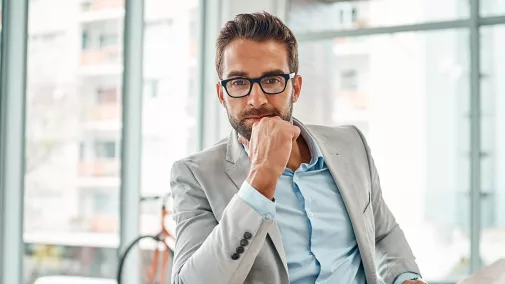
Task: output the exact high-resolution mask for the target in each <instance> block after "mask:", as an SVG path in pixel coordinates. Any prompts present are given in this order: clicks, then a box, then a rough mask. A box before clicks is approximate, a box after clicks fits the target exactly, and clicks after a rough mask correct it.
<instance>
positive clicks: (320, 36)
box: [297, 0, 505, 273]
mask: <svg viewBox="0 0 505 284" xmlns="http://www.w3.org/2000/svg"><path fill="white" fill-rule="evenodd" d="M469 2H470V17H469V18H467V19H462V20H455V21H442V22H429V23H422V24H412V25H400V26H390V27H375V28H366V29H357V30H338V31H324V32H317V33H302V34H299V35H297V39H298V41H299V42H304V41H316V40H328V39H333V38H335V37H356V36H369V35H380V34H391V33H400V32H426V31H435V30H447V29H466V30H469V34H470V40H469V41H470V46H469V48H470V80H469V81H470V86H469V87H470V117H471V120H470V137H469V139H470V165H471V166H470V167H471V168H470V192H469V195H468V196H469V197H470V210H471V214H470V220H469V221H470V231H471V232H470V271H469V272H470V273H473V272H475V271H476V270H478V269H479V268H480V267H481V261H480V234H481V213H482V212H481V209H482V208H481V201H482V196H481V195H482V192H481V174H482V173H481V164H480V163H481V136H482V133H481V117H480V115H481V89H480V87H481V78H480V77H481V75H480V74H481V62H480V51H481V46H480V28H481V27H483V26H491V25H500V24H505V16H492V17H481V16H480V0H469Z"/></svg>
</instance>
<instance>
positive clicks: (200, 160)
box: [172, 139, 227, 173]
mask: <svg viewBox="0 0 505 284" xmlns="http://www.w3.org/2000/svg"><path fill="white" fill-rule="evenodd" d="M226 142H227V139H222V140H220V141H219V142H218V143H216V144H215V145H214V146H212V147H210V148H207V149H205V150H202V151H200V152H197V153H194V154H191V155H189V156H187V157H185V158H183V159H180V160H178V161H176V162H175V163H174V165H173V166H172V173H174V171H175V172H179V171H188V170H189V171H190V172H193V173H194V172H199V171H201V169H218V168H220V167H221V168H222V167H223V161H224V160H225V156H226V148H227V144H226Z"/></svg>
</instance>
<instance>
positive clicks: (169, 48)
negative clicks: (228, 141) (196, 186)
mask: <svg viewBox="0 0 505 284" xmlns="http://www.w3.org/2000/svg"><path fill="white" fill-rule="evenodd" d="M481 2H482V3H481V6H482V7H481V8H482V9H481V10H482V11H481V14H482V15H483V16H492V15H502V14H505V2H503V1H500V0H487V1H486V0H482V1H481ZM209 3H210V2H209ZM219 3H221V4H220V5H221V6H218V5H216V7H214V6H213V5H210V4H207V7H206V9H207V10H211V11H213V13H215V14H218V15H219V16H218V22H219V23H218V24H217V25H216V27H214V26H210V25H206V29H209V30H212V32H210V33H207V35H206V39H205V40H206V42H205V43H201V42H198V40H197V38H198V36H197V34H198V27H200V22H199V21H200V9H201V6H200V4H201V2H198V1H197V0H192V1H186V2H180V1H164V0H146V1H145V11H144V12H145V29H144V52H143V53H144V54H143V55H141V54H139V56H143V57H144V70H143V71H144V90H143V94H142V95H143V103H144V106H143V118H142V131H143V135H142V177H141V180H142V186H141V187H142V188H141V189H139V190H140V191H141V195H153V194H154V195H157V194H163V193H166V192H168V191H169V174H170V167H171V165H172V163H173V162H174V161H175V160H177V159H179V158H181V157H183V156H186V155H187V154H189V153H191V152H194V151H196V150H198V148H199V147H198V138H197V132H198V130H197V129H198V128H204V131H202V133H204V136H205V137H204V140H205V146H211V145H212V144H213V143H214V142H215V141H216V140H217V139H218V138H222V137H224V136H226V135H227V133H228V131H229V123H228V121H227V117H226V115H225V113H224V110H223V109H222V107H220V106H219V104H218V101H217V100H216V99H215V95H214V85H213V84H214V83H215V82H217V78H216V76H215V72H214V66H213V58H211V57H212V56H213V52H214V50H213V49H214V46H213V41H214V36H215V34H216V33H217V28H218V27H220V26H221V25H222V23H224V21H226V20H229V19H230V18H231V17H232V16H233V15H235V14H236V13H238V12H242V11H248V10H254V11H257V10H261V9H265V10H268V11H271V12H273V13H274V14H277V15H279V16H280V17H281V18H283V19H284V20H285V21H286V22H287V24H288V26H289V27H290V28H291V29H292V30H293V31H294V32H295V34H296V35H297V36H298V35H300V39H301V40H300V43H299V49H300V67H301V68H300V74H301V75H302V76H303V77H304V88H303V90H304V91H303V94H302V96H301V99H300V101H299V102H298V103H297V104H296V105H295V111H294V115H295V116H296V117H298V118H300V119H301V120H302V121H304V122H305V123H309V124H310V123H314V124H324V125H339V124H354V125H356V126H358V127H359V128H360V129H361V130H362V131H363V132H364V133H365V135H366V136H367V138H368V140H369V143H370V145H371V147H372V151H373V154H374V157H375V160H376V163H377V166H378V168H379V172H380V174H381V179H382V185H383V191H384V198H385V199H386V201H387V202H388V204H389V206H390V208H391V210H392V211H393V213H395V216H396V217H397V219H398V221H399V222H400V224H401V225H402V228H404V230H405V232H406V234H407V237H408V239H409V241H410V242H411V244H412V246H413V250H414V252H415V254H416V256H417V257H418V260H419V263H420V266H421V269H422V270H423V271H424V276H425V278H426V279H428V280H432V279H434V280H447V279H449V280H451V279H456V278H458V277H460V276H461V275H465V274H466V273H467V269H468V259H469V254H470V252H469V246H470V245H469V243H470V240H469V238H470V232H469V230H470V228H469V220H470V212H469V211H470V197H469V191H470V184H469V180H470V172H469V168H470V132H469V125H470V117H469V111H470V105H469V101H470V98H469V96H470V94H469V85H470V82H469V78H470V75H469V74H470V70H469V66H470V64H469V57H470V54H469V32H468V30H467V29H449V30H440V31H431V32H406V33H397V34H383V35H374V36H363V37H335V38H333V37H328V38H318V39H317V40H304V39H303V38H304V35H310V34H317V33H320V32H325V31H334V30H351V29H359V28H370V27H382V26H393V25H404V24H415V23H422V22H427V21H445V20H453V19H463V18H466V17H468V7H467V5H466V4H464V3H462V1H458V0H450V1H436V0H429V1H427V0H410V1H405V0H402V1H400V0H381V1H351V2H344V3H337V1H331V0H325V1H323V0H321V1H319V0H291V1H257V2H254V3H253V2H251V3H249V2H248V3H246V2H245V1H244V2H242V1H234V0H233V1H232V0H221V1H219ZM434 7H436V9H434ZM0 16H1V13H0ZM123 20H124V2H123V1H122V0H72V1H68V0H31V1H30V15H29V43H28V78H27V79H28V80H27V117H26V119H27V124H26V156H27V163H26V164H27V165H26V176H25V192H26V193H25V216H24V218H25V236H24V238H25V242H26V258H25V260H26V261H25V274H26V275H25V277H26V282H27V283H33V281H34V280H35V279H36V278H37V277H40V276H43V275H51V274H64V275H83V276H92V277H105V278H113V277H114V273H115V268H116V255H117V251H116V249H117V246H118V242H119V237H118V227H119V186H120V182H121V180H120V164H121V149H120V144H121V142H120V141H121V115H122V109H121V104H122V101H121V100H122V98H121V97H122V94H121V86H122V70H123V66H122V52H123V36H124V32H123ZM0 28H1V27H0ZM481 30H482V31H481V32H482V36H481V48H482V51H481V61H482V62H481V64H482V70H481V73H482V81H481V84H482V88H481V89H482V90H481V92H482V102H483V105H482V126H483V129H482V145H483V148H482V154H481V155H482V164H481V165H482V175H483V176H482V189H483V191H484V192H483V194H482V198H483V205H482V212H481V214H482V227H483V228H482V233H481V238H482V240H481V243H482V245H481V250H482V256H481V258H482V260H483V261H484V263H489V262H491V261H493V260H495V259H497V258H498V257H500V256H501V257H503V256H504V255H505V248H504V247H503V243H502V240H503V238H505V212H504V211H505V208H504V207H503V206H500V205H501V204H505V176H504V175H503V174H501V173H502V172H503V171H504V170H505V149H502V148H503V147H500V146H501V145H505V128H503V127H500V126H503V125H504V123H505V112H504V111H503V110H505V98H504V97H503V96H500V95H499V94H502V93H504V92H505V83H504V82H505V55H504V53H503V52H501V51H502V50H505V27H504V26H490V27H484V28H482V29H481ZM206 31H207V30H206ZM200 45H205V46H206V47H205V51H204V52H206V53H207V54H206V57H207V60H206V61H205V64H203V63H201V62H197V57H198V54H197V53H198V50H199V47H200ZM199 64H202V65H205V67H204V68H205V70H206V71H205V72H207V73H208V74H211V75H207V77H205V79H204V80H203V84H205V86H206V87H205V88H206V90H208V91H206V92H205V95H206V97H205V98H199V97H198V94H199V92H200V86H199V85H198V83H199V82H200V81H198V78H197V77H198V73H199V72H200V70H199V68H200V67H199ZM202 100H204V101H205V103H204V104H205V105H204V106H203V108H202V109H205V111H206V115H207V116H206V117H205V118H206V121H204V126H202V125H199V123H201V122H199V121H198V110H199V108H198V107H199V106H198V103H199V101H202ZM314 110H318V111H316V112H315V111H314ZM158 210H159V204H156V203H153V204H143V205H142V212H141V213H142V214H141V232H144V233H145V232H153V231H156V230H157V229H158V227H157V226H158V221H159V220H158ZM434 256H436V257H434Z"/></svg>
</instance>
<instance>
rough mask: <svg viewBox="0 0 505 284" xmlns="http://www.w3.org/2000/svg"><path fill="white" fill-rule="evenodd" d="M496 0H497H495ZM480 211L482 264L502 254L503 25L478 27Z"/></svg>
mask: <svg viewBox="0 0 505 284" xmlns="http://www.w3.org/2000/svg"><path fill="white" fill-rule="evenodd" d="M498 2H500V1H497V3H498ZM481 46H482V49H481V64H482V67H481V69H482V70H481V72H482V75H483V76H482V83H481V92H482V94H481V97H482V104H481V107H482V108H481V112H482V140H481V143H482V148H483V149H482V150H483V153H485V155H483V157H482V160H481V167H482V193H483V194H482V205H481V207H482V213H481V227H482V231H481V235H480V238H481V244H480V248H481V259H482V262H483V264H485V265H488V264H491V263H492V262H494V261H496V260H498V259H500V258H503V257H505V246H504V243H503V240H504V239H505V208H504V207H503V204H505V176H504V175H503V172H504V171H505V148H504V147H503V145H505V128H504V127H503V126H504V125H505V97H504V96H503V94H504V93H505V66H504V64H503V63H505V54H504V53H503V50H505V25H500V26H493V27H485V28H482V33H481Z"/></svg>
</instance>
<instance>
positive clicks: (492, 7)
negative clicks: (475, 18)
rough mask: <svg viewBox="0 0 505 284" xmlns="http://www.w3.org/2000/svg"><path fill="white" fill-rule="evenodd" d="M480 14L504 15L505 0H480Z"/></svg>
mask: <svg viewBox="0 0 505 284" xmlns="http://www.w3.org/2000/svg"><path fill="white" fill-rule="evenodd" d="M480 14H481V15H482V16H499V15H501V16H503V15H505V1H502V0H480Z"/></svg>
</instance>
